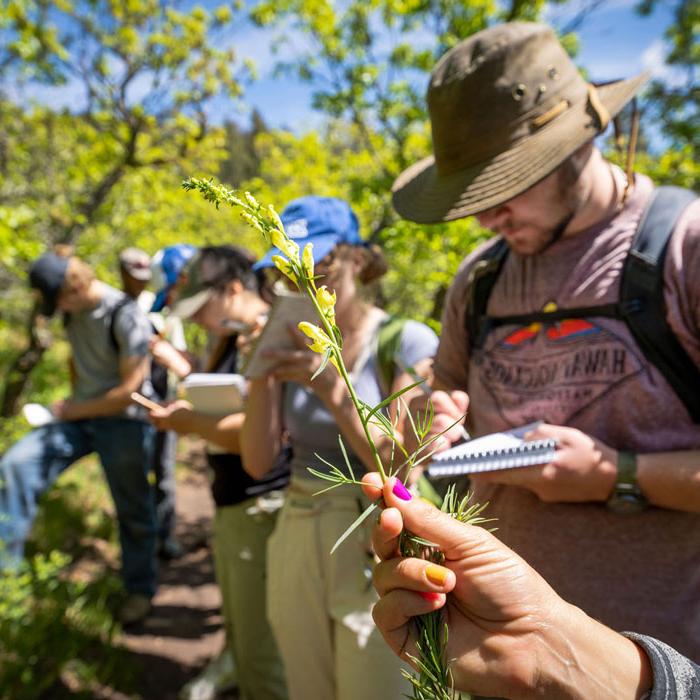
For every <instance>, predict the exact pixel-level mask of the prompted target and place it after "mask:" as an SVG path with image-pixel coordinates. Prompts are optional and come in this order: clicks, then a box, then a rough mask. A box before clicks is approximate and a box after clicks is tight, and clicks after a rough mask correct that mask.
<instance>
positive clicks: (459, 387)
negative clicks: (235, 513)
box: [394, 23, 700, 659]
mask: <svg viewBox="0 0 700 700" xmlns="http://www.w3.org/2000/svg"><path fill="white" fill-rule="evenodd" d="M644 82H645V77H644V76H640V77H636V78H631V79H629V80H620V81H617V82H612V83H608V84H606V85H601V86H597V87H595V86H593V85H591V84H589V83H587V82H586V81H585V80H584V79H583V78H582V77H581V75H580V74H579V73H578V71H577V70H576V68H575V66H574V65H573V63H572V62H571V60H570V59H569V57H568V56H567V54H566V52H565V51H564V50H563V48H562V47H561V45H560V44H559V42H558V40H557V39H556V37H555V35H554V33H553V32H552V30H551V29H549V28H548V27H546V26H542V25H538V24H529V23H513V24H504V25H500V26H495V27H492V28H490V29H487V30H485V31H482V32H479V33H477V34H475V35H473V36H472V37H470V38H468V39H467V40H465V41H463V42H462V43H461V44H459V45H458V46H456V47H455V48H453V49H452V50H451V51H450V52H448V53H447V54H446V55H445V56H444V57H443V58H442V59H441V60H440V61H439V62H438V64H437V66H436V67H435V69H434V71H433V74H432V77H431V81H430V86H429V88H428V95H427V99H428V106H429V109H430V119H431V125H432V130H433V145H434V155H433V156H430V157H428V158H426V159H424V160H422V161H420V162H419V163H417V164H415V165H414V166H412V167H410V168H409V169H408V170H406V171H405V172H404V173H403V174H402V175H401V176H400V177H399V178H398V179H397V181H396V183H395V185H394V204H395V207H396V209H397V211H398V212H399V213H400V214H401V215H402V216H404V217H405V218H407V219H411V220H413V221H417V222H421V223H426V224H427V223H434V222H442V221H451V220H454V219H458V218H462V217H466V216H471V215H475V216H476V218H477V220H478V221H479V223H480V224H481V225H482V226H483V227H485V228H488V229H490V230H491V231H493V232H494V234H497V235H496V236H495V237H494V238H493V239H491V240H489V241H488V242H486V243H485V244H484V245H482V246H480V247H479V248H478V249H477V250H475V251H473V252H472V253H471V254H470V255H469V256H468V257H467V258H466V259H465V260H464V262H463V263H462V265H461V267H460V269H459V271H458V273H457V276H456V277H455V279H454V281H453V284H452V286H451V288H450V291H449V294H448V297H447V300H446V307H445V311H444V315H443V330H442V336H441V339H440V347H439V350H438V353H437V357H436V361H435V367H434V370H435V377H434V381H433V388H434V389H435V390H436V391H435V393H434V394H433V396H432V401H433V404H434V408H435V412H436V418H435V421H434V424H433V433H437V432H439V431H441V430H444V429H446V428H448V426H450V425H452V424H453V423H454V421H455V420H458V419H459V418H460V416H463V415H464V414H465V413H466V414H467V423H468V425H469V429H470V432H471V433H472V434H473V435H474V436H481V435H486V434H489V433H493V432H497V431H502V430H508V429H511V428H514V427H516V426H522V425H526V424H528V423H531V422H533V421H544V423H543V424H542V425H540V426H539V427H536V428H535V429H534V430H532V431H531V433H530V435H528V438H535V439H549V438H551V439H554V440H555V441H556V443H557V450H556V453H555V457H554V458H553V460H552V461H551V462H550V463H548V464H543V465H539V466H530V467H526V468H520V469H506V470H500V471H492V472H488V473H484V474H480V475H478V476H474V477H473V479H472V481H473V487H474V489H475V499H476V500H477V501H479V502H482V503H485V502H488V503H489V506H488V509H487V514H488V515H489V516H491V517H495V518H497V528H498V529H497V531H496V535H497V536H498V537H500V538H501V539H502V540H503V541H504V542H505V543H506V544H508V545H509V546H510V547H512V548H513V549H515V550H516V551H517V552H518V553H519V554H521V555H522V556H523V557H524V558H525V559H526V560H527V561H528V562H529V563H530V564H532V565H533V566H534V567H535V568H536V569H537V570H538V571H540V573H542V574H543V575H544V577H545V578H546V579H547V580H548V581H549V583H550V584H552V585H553V586H554V588H555V589H556V590H557V591H558V592H559V593H560V594H561V595H562V596H563V597H564V598H565V599H566V600H568V601H569V602H571V603H573V604H575V605H578V606H580V607H581V608H583V609H584V610H585V612H587V613H588V614H589V615H591V616H593V617H595V618H598V619H600V620H601V621H602V622H604V623H606V624H607V625H609V626H611V627H613V628H614V629H617V630H635V631H638V632H641V633H645V634H648V635H651V636H654V637H657V638H658V639H661V640H662V641H665V642H667V643H669V644H671V645H673V646H675V647H676V648H677V649H678V650H680V651H681V652H683V653H684V654H686V655H688V656H689V657H690V658H694V659H698V658H700V560H699V559H698V552H700V424H698V423H695V422H694V421H693V418H692V417H691V415H690V413H689V411H688V410H687V408H686V404H685V403H684V402H683V401H682V400H681V398H680V397H679V395H678V394H677V393H676V391H674V389H673V388H672V387H671V385H670V384H669V382H668V381H666V378H665V376H664V375H663V374H662V373H661V371H660V370H659V368H658V367H657V366H656V365H655V364H653V363H652V362H650V361H649V359H648V358H647V356H646V355H645V354H644V353H643V352H642V351H641V349H640V347H639V345H638V344H637V342H636V341H635V339H634V336H633V335H632V333H631V331H630V328H629V327H628V325H627V323H626V322H625V321H623V320H622V319H620V318H617V317H615V316H614V315H613V314H608V316H607V317H606V316H603V315H598V314H597V313H594V312H591V313H590V314H586V313H583V314H578V316H576V317H573V318H569V317H567V316H566V315H562V314H561V313H559V314H558V315H556V317H552V318H553V319H554V320H550V321H548V320H547V319H546V318H545V319H542V318H541V316H543V315H544V314H543V313H542V312H552V311H554V310H557V309H559V310H567V311H568V310H569V309H586V308H589V307H596V308H598V307H601V306H605V305H607V306H608V307H609V308H612V307H614V306H615V304H616V303H617V301H618V298H619V293H620V282H621V279H620V278H621V271H622V269H623V266H624V264H625V261H626V259H627V253H628V251H629V250H630V246H631V244H632V239H633V237H634V235H635V232H636V230H637V227H638V224H639V222H640V218H641V216H642V213H643V212H644V210H645V207H646V205H647V203H648V201H649V200H650V197H651V194H652V192H653V191H654V185H653V184H652V182H651V181H650V180H649V179H648V178H647V177H645V176H642V175H636V176H635V175H633V174H632V173H631V172H630V173H629V176H627V175H626V174H625V173H624V172H623V171H622V170H621V169H620V168H618V167H616V166H614V165H612V164H611V163H609V162H608V161H607V160H606V159H605V158H604V157H603V156H602V155H601V153H600V152H599V151H598V149H597V148H596V147H595V145H594V144H593V139H594V138H595V137H596V136H597V135H598V134H601V133H602V132H603V131H604V130H605V128H606V127H607V125H608V124H609V123H610V121H611V119H613V118H614V117H615V116H616V115H617V114H618V112H620V110H621V109H622V107H623V106H624V105H625V104H626V103H627V102H629V101H630V100H631V99H632V98H633V97H634V95H635V94H636V93H637V92H638V91H639V90H640V89H641V87H642V86H643V84H644ZM497 249H499V250H501V251H502V255H501V258H500V262H499V264H500V270H499V271H498V273H497V275H496V276H495V277H493V278H492V279H493V286H492V288H491V289H490V291H488V290H487V292H486V296H483V294H482V298H481V301H484V300H487V301H485V303H486V306H485V309H484V314H483V315H479V318H474V316H475V314H474V309H475V308H477V307H478V306H479V303H481V302H480V301H479V299H476V300H475V298H474V297H473V296H472V285H473V284H474V283H475V280H477V279H480V276H481V275H482V274H485V270H486V268H487V267H488V265H489V263H488V262H485V261H488V260H492V259H493V258H494V256H493V253H494V251H495V250H497ZM662 264H663V268H662V272H661V274H662V275H663V285H662V287H663V289H662V290H661V289H660V290H659V294H660V295H661V294H662V295H663V303H664V304H665V310H664V314H665V318H666V322H667V323H668V325H669V326H670V328H671V329H672V331H673V334H674V336H675V337H676V338H677V340H678V341H679V343H680V345H681V346H682V348H683V349H684V351H685V352H686V354H687V355H688V356H689V358H690V360H691V362H692V363H694V365H695V366H696V367H700V276H698V274H697V271H698V270H700V204H699V203H698V201H697V200H695V201H694V202H692V203H690V204H689V205H688V206H687V207H686V208H685V209H684V210H682V212H681V213H680V214H679V218H678V219H677V221H676V224H675V228H674V230H673V232H672V234H671V237H670V239H669V243H668V246H667V248H666V254H665V259H664V260H663V262H662ZM537 314H539V317H538V316H537ZM483 316H486V317H488V319H489V320H491V321H492V323H491V325H486V324H485V323H482V322H481V321H482V320H483ZM504 317H505V318H506V321H505V322H504V321H503V319H504ZM499 319H500V321H499ZM507 319H510V321H508V320H507ZM494 320H496V321H498V322H493V321H494ZM477 321H478V325H477V324H476V322H477ZM475 328H478V329H479V333H478V336H479V337H470V329H471V330H473V329H475ZM473 335H476V333H473ZM464 392H467V393H468V396H467V394H465V393H464ZM421 401H425V399H421V400H419V401H418V404H413V405H412V409H413V410H418V409H420V402H421ZM458 428H459V427H453V428H451V429H449V430H447V432H446V433H445V435H444V439H443V440H442V447H443V448H444V447H447V446H448V445H449V444H450V443H451V442H453V441H455V440H457V439H458V438H459V434H460V431H459V429H458ZM623 491H624V493H623ZM621 503H622V504H623V505H624V508H623V507H620V504H621ZM623 510H624V511H627V512H625V513H623V512H622V511H623Z"/></svg>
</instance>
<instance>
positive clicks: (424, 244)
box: [251, 0, 571, 325]
mask: <svg viewBox="0 0 700 700" xmlns="http://www.w3.org/2000/svg"><path fill="white" fill-rule="evenodd" d="M545 4H546V3H545V2H544V0H538V1H536V2H518V1H517V0H513V2H511V3H498V2H495V0H469V1H466V0H461V1H458V2H454V1H448V0H369V1H368V0H352V1H351V2H346V3H336V2H333V1H332V0H274V1H273V0H263V1H262V2H259V3H258V4H256V5H255V7H254V8H253V10H252V13H251V14H252V18H253V20H254V21H256V22H257V23H258V24H260V25H265V26H276V25H277V24H278V23H280V24H281V25H282V26H283V27H284V29H283V31H282V32H280V37H279V42H280V43H284V42H287V45H286V46H285V53H286V54H287V55H290V54H291V55H293V56H294V58H293V59H291V60H287V61H281V62H280V63H279V65H278V70H279V71H280V73H282V74H289V73H291V74H293V75H295V76H297V77H298V78H301V79H302V80H303V81H305V82H308V83H309V84H310V85H311V86H312V99H313V105H314V107H315V108H316V109H318V110H320V111H321V112H322V113H324V114H326V115H327V116H328V117H330V118H331V120H333V124H332V125H331V127H330V130H329V132H328V133H326V134H324V138H323V143H319V144H317V145H316V146H312V147H310V148H309V146H310V144H309V142H308V140H305V139H301V141H300V142H299V143H294V146H293V148H296V147H297V146H298V147H299V148H300V149H301V150H302V152H303V153H304V156H303V157H297V155H295V154H294V153H293V152H292V151H293V148H290V145H291V141H295V140H294V139H293V138H292V137H290V138H289V139H286V141H285V139H284V138H282V139H281V140H277V141H276V142H275V145H274V146H272V142H271V141H269V140H268V141H266V142H265V143H266V145H265V147H264V148H263V151H265V148H273V149H278V153H277V154H276V156H275V157H270V155H269V153H268V154H267V155H264V156H263V164H262V169H261V178H262V179H263V180H265V181H269V178H272V179H273V181H274V180H277V179H279V178H280V177H282V176H281V175H278V174H279V173H281V172H285V173H286V175H287V177H291V178H293V180H294V184H290V185H289V186H287V187H285V188H283V189H282V190H281V191H280V193H284V194H286V192H287V191H290V190H293V191H295V192H296V193H297V194H308V193H309V192H317V193H320V194H324V193H328V194H337V195H340V196H344V197H347V198H348V199H349V200H350V201H351V202H352V204H353V205H354V206H355V208H356V209H357V210H358V212H359V213H360V216H361V218H362V220H363V223H364V230H365V232H366V234H368V236H369V237H370V239H372V240H374V241H378V242H380V243H381V244H382V245H383V247H384V248H385V250H386V252H387V254H388V256H389V259H390V263H391V272H390V274H389V276H388V279H387V283H386V285H385V287H384V293H385V295H386V298H387V300H388V301H389V307H390V308H391V309H392V310H393V311H397V312H400V313H404V314H410V315H411V316H414V317H419V318H423V319H425V320H432V321H433V322H434V323H435V325H437V319H438V318H439V316H440V311H441V302H442V299H443V296H444V292H445V289H446V287H447V285H448V283H449V281H450V280H451V278H452V276H453V274H454V272H455V270H456V267H457V265H458V263H459V261H460V260H461V259H462V258H463V257H464V254H465V253H466V252H468V250H469V249H470V248H471V247H473V246H474V245H475V244H476V243H478V242H479V241H481V240H483V238H484V236H485V234H484V232H483V231H481V230H480V229H479V228H478V226H477V225H476V224H475V223H474V222H473V221H462V222H458V223H456V224H451V225H449V226H447V225H440V226H432V227H428V228H426V227H423V226H417V225H415V224H411V223H409V222H405V221H398V220H397V217H396V215H395V214H394V212H393V209H392V207H391V197H390V191H391V185H392V183H393V181H394V179H395V178H396V176H397V175H398V174H399V173H400V172H401V171H402V170H403V169H404V168H405V167H407V166H408V165H410V164H412V163H413V162H415V161H417V160H419V159H420V158H422V157H424V156H425V155H427V154H428V153H430V140H429V123H428V118H427V111H426V104H425V97H424V86H425V85H427V81H428V75H429V73H430V71H431V69H432V68H433V66H434V64H435V62H436V60H437V59H438V58H439V57H440V56H441V55H442V54H443V53H444V52H445V51H447V50H448V49H449V48H451V47H452V46H454V45H455V44H457V43H458V42H459V41H460V40H462V39H463V38H464V37H466V36H468V35H470V34H472V33H474V32H476V31H479V30H480V29H483V28H484V27H486V26H489V25H490V24H493V23H496V22H499V21H504V20H515V19H522V20H535V19H538V18H539V17H540V14H541V12H542V10H543V9H544V6H545ZM290 36H291V37H292V38H289V37H290ZM298 36H301V37H302V39H301V40H300V41H297V40H296V38H295V37H298ZM567 41H569V42H571V37H568V38H567ZM302 42H303V44H302V45H303V47H304V48H303V49H301V50H299V46H298V45H299V44H300V43H302ZM340 124H345V126H344V127H341V126H339V125H340ZM309 138H311V139H314V138H318V137H317V136H316V137H314V136H311V137H309ZM290 140H291V141H290ZM323 146H325V148H324V147H323ZM319 150H325V153H319ZM280 158H285V160H284V161H282V160H280ZM268 163H269V164H271V167H268ZM272 164H273V165H272ZM302 183H303V186H302ZM270 194H271V195H272V194H273V193H272V192H271V193H270ZM278 194H279V193H278ZM279 201H280V202H284V201H286V197H282V198H281V199H280V200H279Z"/></svg>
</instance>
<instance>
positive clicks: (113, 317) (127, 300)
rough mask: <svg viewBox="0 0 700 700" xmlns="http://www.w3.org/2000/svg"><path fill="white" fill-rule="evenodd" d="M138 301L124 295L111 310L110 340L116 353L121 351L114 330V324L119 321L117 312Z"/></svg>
mask: <svg viewBox="0 0 700 700" xmlns="http://www.w3.org/2000/svg"><path fill="white" fill-rule="evenodd" d="M135 303H136V302H135V301H134V300H133V299H131V298H130V297H127V296H123V297H122V298H121V299H120V300H119V301H118V302H117V303H116V304H115V305H114V306H113V307H112V311H111V316H110V319H109V342H110V344H111V345H112V347H113V348H114V351H115V352H116V353H119V343H118V342H117V336H116V333H115V330H114V325H115V323H116V321H117V314H118V313H119V312H120V311H121V310H122V309H123V308H124V307H125V306H128V305H129V304H135Z"/></svg>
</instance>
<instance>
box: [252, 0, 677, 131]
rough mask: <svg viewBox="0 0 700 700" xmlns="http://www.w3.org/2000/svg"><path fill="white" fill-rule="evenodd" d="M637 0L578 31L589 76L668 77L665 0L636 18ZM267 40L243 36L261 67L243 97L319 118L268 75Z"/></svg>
mask: <svg viewBox="0 0 700 700" xmlns="http://www.w3.org/2000/svg"><path fill="white" fill-rule="evenodd" d="M637 2H638V0H606V1H605V2H603V3H602V5H601V6H600V7H599V8H598V9H597V10H596V11H595V12H594V13H593V14H592V15H590V16H589V17H588V18H587V19H586V21H585V22H584V24H583V25H582V27H581V29H580V30H579V31H578V35H579V37H580V44H581V51H580V53H579V55H578V57H577V59H576V60H577V62H578V63H579V65H582V66H584V67H585V68H586V69H587V70H588V71H589V74H590V76H591V78H592V79H593V80H597V81H605V80H612V79H616V78H623V77H629V76H631V75H634V74H636V73H638V72H641V71H642V70H646V69H648V70H651V71H652V72H653V73H654V74H655V76H656V77H668V75H667V74H668V70H667V69H666V67H665V66H664V64H663V56H664V55H665V49H664V41H663V37H664V32H665V30H666V29H667V28H668V26H669V24H670V23H671V22H672V20H673V17H672V13H671V10H670V8H669V7H668V5H669V3H664V2H661V3H657V8H656V10H655V12H654V13H653V14H652V15H651V16H649V17H640V16H639V15H638V14H637V13H636V12H635V11H634V7H635V5H636V4H637ZM580 4H581V3H580V2H571V3H567V6H566V7H565V8H554V10H552V11H551V12H549V13H548V16H547V20H548V21H550V22H551V23H552V24H554V25H555V26H557V27H562V26H565V25H566V24H567V21H568V20H570V19H571V18H572V17H573V16H575V14H576V9H577V7H578V6H580ZM267 41H269V34H268V35H266V34H264V33H258V32H254V33H251V34H249V35H248V36H247V37H245V38H244V42H243V48H245V49H249V50H250V53H249V55H251V54H252V55H254V56H255V58H256V61H258V63H259V66H260V80H259V81H258V82H257V83H256V84H255V85H251V86H250V87H248V88H247V90H246V100H247V102H248V103H249V104H250V105H252V106H255V107H257V108H258V109H259V110H260V111H261V112H262V114H263V115H264V117H265V119H266V120H267V122H268V124H270V125H272V126H284V127H289V128H291V129H292V130H294V131H303V130H304V129H308V128H309V127H310V126H313V125H314V124H316V123H318V122H319V117H318V116H317V115H314V113H313V112H312V110H311V109H310V94H311V90H310V88H309V87H308V86H307V85H302V84H300V83H298V82H296V81H292V80H282V79H280V78H277V79H275V78H272V77H271V75H270V74H271V70H272V66H273V64H274V57H273V56H271V54H270V52H269V51H268V50H266V43H267ZM281 55H282V56H284V54H283V53H282V54H281ZM426 84H427V79H426Z"/></svg>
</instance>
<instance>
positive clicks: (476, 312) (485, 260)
mask: <svg viewBox="0 0 700 700" xmlns="http://www.w3.org/2000/svg"><path fill="white" fill-rule="evenodd" d="M507 255H508V244H507V243H506V242H505V240H504V239H502V238H501V239H500V240H498V241H497V242H496V243H495V244H494V245H493V246H491V247H490V248H489V249H488V250H486V251H485V252H484V253H483V254H482V255H481V257H480V258H479V259H478V260H477V261H476V263H475V264H474V267H472V270H471V273H470V275H469V281H468V283H467V304H466V307H465V314H464V326H465V328H466V330H467V336H468V338H469V347H470V350H472V351H473V350H474V349H478V348H480V347H481V346H482V345H483V344H484V341H485V339H486V336H487V335H488V331H489V328H488V318H487V316H486V307H487V306H488V303H489V297H490V296H491V290H492V289H493V286H494V285H495V284H496V280H497V279H498V275H499V274H500V273H501V268H502V267H503V263H504V262H505V259H506V256H507Z"/></svg>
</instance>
